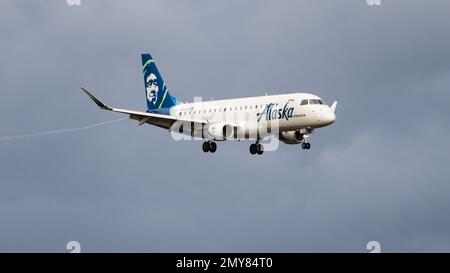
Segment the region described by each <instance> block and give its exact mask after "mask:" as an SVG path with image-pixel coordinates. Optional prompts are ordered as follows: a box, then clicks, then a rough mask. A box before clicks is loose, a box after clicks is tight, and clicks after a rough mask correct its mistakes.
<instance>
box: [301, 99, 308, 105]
mask: <svg viewBox="0 0 450 273" xmlns="http://www.w3.org/2000/svg"><path fill="white" fill-rule="evenodd" d="M300 105H308V100H302V102H300Z"/></svg>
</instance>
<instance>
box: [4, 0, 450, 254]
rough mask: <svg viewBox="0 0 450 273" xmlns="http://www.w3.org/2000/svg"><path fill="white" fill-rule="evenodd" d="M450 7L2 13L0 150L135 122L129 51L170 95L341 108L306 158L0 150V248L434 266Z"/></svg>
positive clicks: (113, 138)
mask: <svg viewBox="0 0 450 273" xmlns="http://www.w3.org/2000/svg"><path fill="white" fill-rule="evenodd" d="M449 8H450V3H448V2H445V1H406V0H396V1H394V0H391V1H389V0H385V1H383V6H381V7H370V6H368V5H367V4H366V3H365V1H362V0H361V1H356V0H347V1H331V0H321V1H317V0H316V1H312V0H311V1H283V3H282V4H281V3H280V2H274V1H200V0H198V1H151V2H150V1H109V0H108V1H107V0H102V1H100V0H99V1H88V0H84V1H83V0H82V5H81V6H80V7H69V6H68V5H67V4H66V3H65V1H64V0H60V1H56V0H54V1H38V0H34V1H22V0H19V1H18V0H15V1H12V0H11V1H3V2H2V3H1V9H0V35H1V37H2V43H0V52H1V54H0V61H1V64H2V65H1V66H0V90H1V94H2V99H1V100H0V122H1V124H2V126H1V129H0V137H1V136H5V135H13V134H24V133H32V132H40V131H43V130H54V129H60V128H68V127H82V126H85V125H89V124H93V123H97V122H101V121H105V120H110V119H115V118H119V117H121V116H120V115H116V114H112V113H105V112H100V111H98V110H97V109H96V108H95V105H93V104H92V103H91V101H89V99H88V98H87V97H86V96H85V95H84V94H82V92H81V91H80V90H79V86H86V87H88V88H92V90H93V91H94V93H95V94H96V95H97V96H98V97H100V98H102V99H103V100H105V102H106V103H108V104H111V105H113V106H118V107H123V108H131V109H144V107H145V102H144V96H145V92H144V87H143V79H142V75H141V73H142V72H141V68H140V56H139V54H140V53H141V52H147V51H149V52H151V53H152V55H153V56H154V58H155V59H156V61H157V64H158V67H159V69H160V72H161V74H162V75H163V77H164V79H165V81H166V82H167V84H168V86H169V88H170V90H171V92H172V94H174V95H175V96H176V97H177V98H178V99H180V100H192V99H193V97H194V96H203V97H204V99H211V98H215V99H219V98H231V97H244V96H253V95H261V94H264V93H266V92H267V93H269V94H271V93H272V94H273V93H281V92H297V91H310V92H313V93H315V94H317V95H319V96H321V97H323V98H324V99H325V101H327V102H329V103H331V102H332V101H333V100H334V99H337V100H339V105H338V109H337V122H336V123H335V124H334V125H333V126H331V127H329V128H325V129H322V130H318V131H317V134H315V135H313V137H312V138H311V141H312V145H313V149H312V150H310V151H308V152H305V151H302V150H301V149H299V148H298V147H295V146H294V147H292V146H287V145H282V146H280V149H279V150H278V151H276V152H274V153H266V154H264V156H263V157H259V158H255V157H252V156H250V155H249V153H248V143H246V142H244V143H242V142H240V143H219V147H218V152H217V153H216V154H214V156H211V155H205V154H203V153H202V152H201V149H200V144H201V143H200V142H176V141H173V140H172V139H171V138H170V135H169V134H167V132H165V131H164V130H160V129H158V128H153V127H150V126H142V127H137V126H136V124H135V123H133V122H131V121H123V122H120V123H117V124H114V125H110V126H108V127H101V128H97V129H93V130H91V131H83V132H74V133H70V134H65V135H54V136H46V137H41V138H34V139H23V140H18V141H15V142H0V162H1V164H0V181H1V184H0V187H1V188H0V189H1V190H0V218H1V222H2V225H0V250H1V251H65V244H66V243H67V242H68V241H70V240H78V241H80V242H81V244H82V249H83V251H365V246H366V243H367V242H368V241H371V240H378V241H380V242H381V244H382V249H383V250H384V251H449V250H450V234H449V232H448V230H449V227H450V220H449V219H448V217H447V216H446V212H447V211H448V210H449V209H450V203H449V201H448V194H449V192H450V186H449V185H448V183H447V180H448V177H449V175H450V173H449V170H448V168H447V163H446V162H448V161H449V159H450V158H449V152H450V147H449V145H448V141H447V140H448V138H449V137H450V128H449V125H448V117H449V114H450V112H449V110H448V104H449V102H450V95H449V93H448V86H449V85H450V53H449V51H448V48H450V35H449V30H448V25H449V24H450V16H448V12H447V11H448V10H449Z"/></svg>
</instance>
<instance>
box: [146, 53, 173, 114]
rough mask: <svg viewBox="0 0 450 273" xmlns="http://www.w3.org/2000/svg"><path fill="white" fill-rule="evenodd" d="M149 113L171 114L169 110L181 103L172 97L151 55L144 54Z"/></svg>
mask: <svg viewBox="0 0 450 273" xmlns="http://www.w3.org/2000/svg"><path fill="white" fill-rule="evenodd" d="M141 56H142V67H143V71H144V84H145V93H146V99H147V112H157V113H164V114H167V113H169V111H168V110H169V109H170V108H171V107H172V106H174V105H177V104H179V103H180V102H179V101H178V100H177V99H176V98H175V97H173V96H171V95H170V93H169V89H168V88H167V86H166V84H165V82H164V80H163V78H162V77H161V75H160V74H159V71H158V68H157V67H156V64H155V61H154V60H153V58H152V56H151V55H150V54H142V55H141Z"/></svg>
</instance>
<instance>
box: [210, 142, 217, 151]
mask: <svg viewBox="0 0 450 273" xmlns="http://www.w3.org/2000/svg"><path fill="white" fill-rule="evenodd" d="M216 150H217V144H216V143H215V142H211V143H210V144H209V151H210V152H211V153H215V152H216Z"/></svg>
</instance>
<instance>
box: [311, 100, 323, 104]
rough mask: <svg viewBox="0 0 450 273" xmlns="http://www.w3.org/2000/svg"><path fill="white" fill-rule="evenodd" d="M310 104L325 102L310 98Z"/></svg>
mask: <svg viewBox="0 0 450 273" xmlns="http://www.w3.org/2000/svg"><path fill="white" fill-rule="evenodd" d="M309 104H323V102H322V100H315V99H310V100H309Z"/></svg>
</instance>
